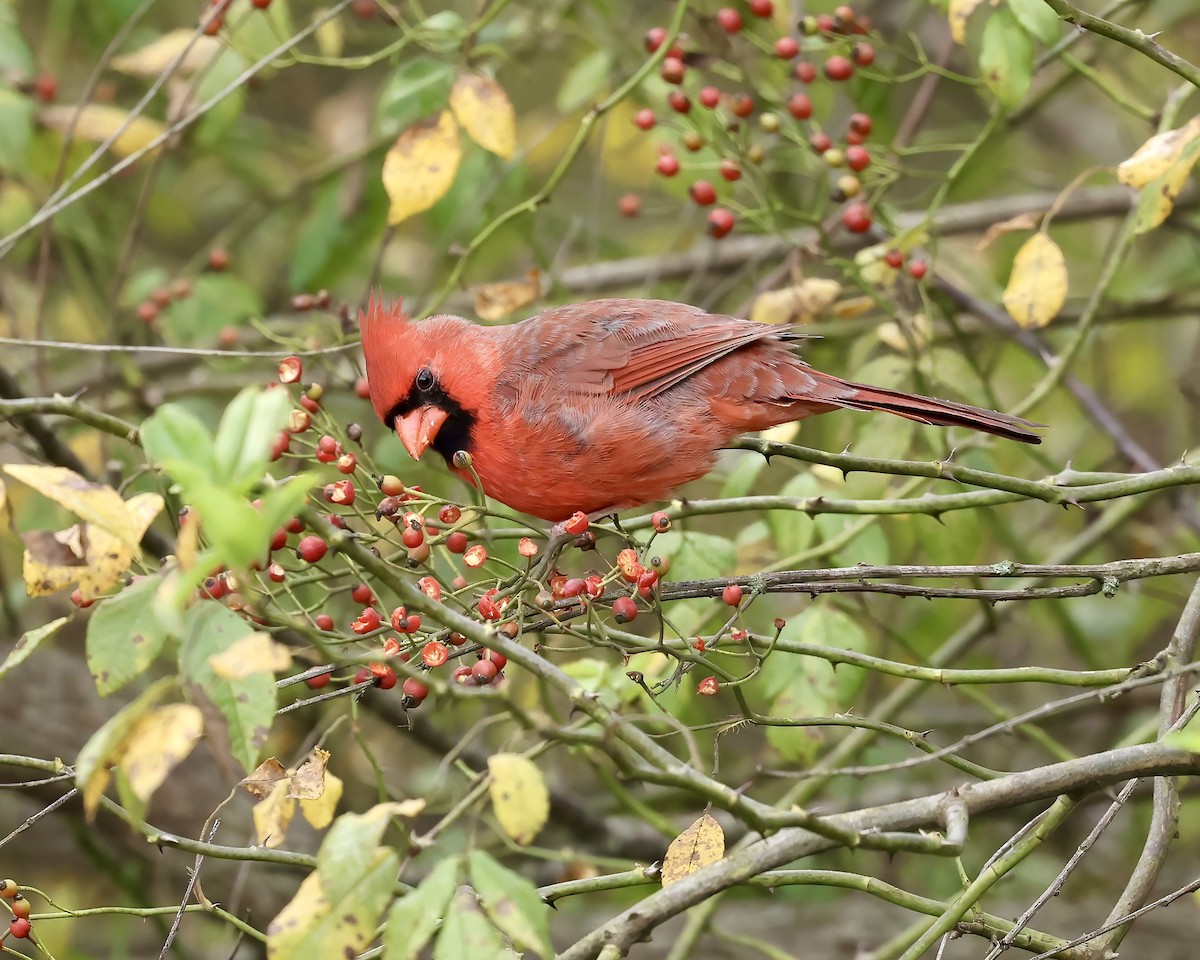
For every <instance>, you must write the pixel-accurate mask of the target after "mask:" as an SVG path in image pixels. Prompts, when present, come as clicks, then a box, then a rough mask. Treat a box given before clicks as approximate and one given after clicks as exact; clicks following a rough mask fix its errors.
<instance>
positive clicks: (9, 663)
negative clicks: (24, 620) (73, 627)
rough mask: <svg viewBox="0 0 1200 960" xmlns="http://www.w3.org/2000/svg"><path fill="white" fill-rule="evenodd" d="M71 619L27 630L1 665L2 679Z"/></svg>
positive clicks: (60, 619)
mask: <svg viewBox="0 0 1200 960" xmlns="http://www.w3.org/2000/svg"><path fill="white" fill-rule="evenodd" d="M69 619H70V618H69V617H59V618H58V619H57V620H51V621H50V622H49V623H43V624H42V625H41V626H40V627H34V628H33V629H32V630H26V631H25V633H23V634H22V635H21V639H20V640H18V641H17V642H16V643H15V644H13V648H12V650H10V651H9V653H8V656H7V657H5V658H4V662H3V663H0V677H3V676H4V675H5V674H6V673H8V671H10V670H11V669H13V667H15V666H17V665H18V664H20V663H22V662H24V661H25V660H27V659H28V658H29V655H30V654H31V653H33V651H34V650H36V649H37V647H38V644H40V643H41V642H42V641H43V640H45V639H47V638H49V637H52V636H54V635H55V634H56V633H58V631H59V630H61V629H62V627H63V625H64V624H65V623H66V622H67V621H68V620H69Z"/></svg>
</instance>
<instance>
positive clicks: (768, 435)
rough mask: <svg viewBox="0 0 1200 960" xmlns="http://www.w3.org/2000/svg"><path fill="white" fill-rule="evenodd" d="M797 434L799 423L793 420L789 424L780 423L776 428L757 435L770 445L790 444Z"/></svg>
mask: <svg viewBox="0 0 1200 960" xmlns="http://www.w3.org/2000/svg"><path fill="white" fill-rule="evenodd" d="M799 434H800V421H799V420H793V421H792V422H791V423H781V424H779V425H778V426H774V427H768V428H767V429H766V430H760V431H759V434H758V435H759V436H760V437H762V438H763V439H764V440H769V441H770V442H771V443H791V442H792V441H793V440H795V439H796V437H797V436H799Z"/></svg>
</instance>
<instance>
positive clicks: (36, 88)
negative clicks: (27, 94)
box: [33, 73, 58, 103]
mask: <svg viewBox="0 0 1200 960" xmlns="http://www.w3.org/2000/svg"><path fill="white" fill-rule="evenodd" d="M33 95H34V96H35V97H36V98H37V99H38V100H40V101H41V102H42V103H53V102H54V101H55V100H56V99H57V98H58V78H57V77H55V76H54V74H52V73H39V74H38V75H37V79H36V80H35V81H34V82H33Z"/></svg>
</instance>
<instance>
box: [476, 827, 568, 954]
mask: <svg viewBox="0 0 1200 960" xmlns="http://www.w3.org/2000/svg"><path fill="white" fill-rule="evenodd" d="M467 866H468V869H469V871H470V876H471V885H472V886H473V887H474V888H475V892H476V893H477V894H478V895H479V900H480V902H481V903H482V904H483V909H484V910H486V911H487V915H488V917H490V918H491V921H492V923H494V924H495V925H496V926H497V927H499V928H500V930H501V931H502V932H503V933H504V934H505V935H506V936H507V937H508V938H509V939H510V940H512V942H513V943H514V944H515V945H516V946H518V947H522V948H524V949H526V950H532V951H533V952H534V953H535V954H536V955H538V956H540V957H545V958H549V957H553V956H554V947H553V946H552V945H551V943H550V923H549V913H550V908H549V907H548V906H547V905H546V904H545V902H543V900H542V898H541V896H540V895H539V894H538V892H537V887H535V886H534V885H533V884H532V883H530V882H529V881H528V880H526V879H525V878H524V877H523V876H521V875H520V874H519V873H514V872H513V871H512V870H509V869H508V868H507V867H505V866H504V865H503V864H501V863H500V862H499V861H497V860H496V858H495V857H493V856H491V854H489V853H487V852H485V851H483V850H475V851H472V853H471V855H470V857H469V858H468V860H467Z"/></svg>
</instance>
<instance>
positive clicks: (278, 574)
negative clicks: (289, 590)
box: [267, 563, 287, 583]
mask: <svg viewBox="0 0 1200 960" xmlns="http://www.w3.org/2000/svg"><path fill="white" fill-rule="evenodd" d="M267 577H268V578H269V579H270V581H271V582H272V583H283V581H284V579H285V578H286V577H287V571H286V570H284V569H283V567H282V566H281V565H280V564H278V563H272V564H270V565H269V566H268V567H267Z"/></svg>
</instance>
